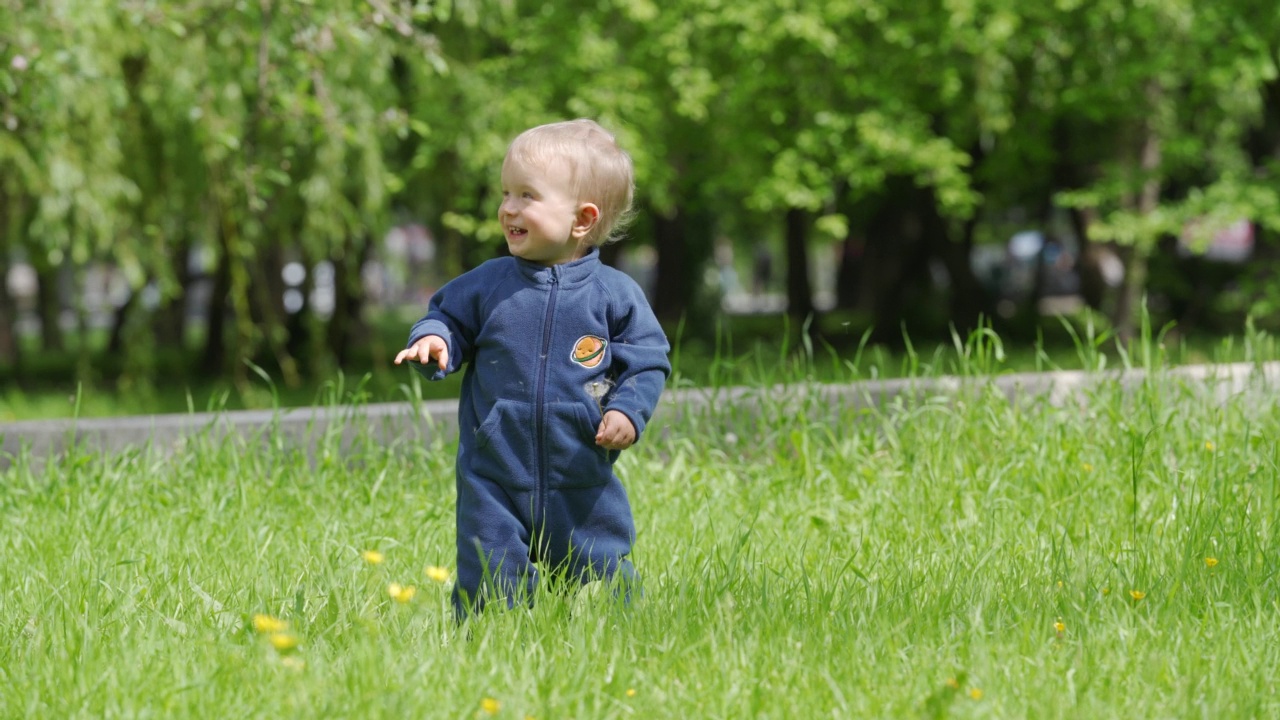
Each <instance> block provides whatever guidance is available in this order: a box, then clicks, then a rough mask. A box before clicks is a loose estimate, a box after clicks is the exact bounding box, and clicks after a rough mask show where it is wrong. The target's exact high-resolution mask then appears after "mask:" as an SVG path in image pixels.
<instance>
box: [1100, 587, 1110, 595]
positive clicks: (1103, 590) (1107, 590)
mask: <svg viewBox="0 0 1280 720" xmlns="http://www.w3.org/2000/svg"><path fill="white" fill-rule="evenodd" d="M1102 594H1103V595H1110V594H1111V588H1109V587H1104V588H1102Z"/></svg>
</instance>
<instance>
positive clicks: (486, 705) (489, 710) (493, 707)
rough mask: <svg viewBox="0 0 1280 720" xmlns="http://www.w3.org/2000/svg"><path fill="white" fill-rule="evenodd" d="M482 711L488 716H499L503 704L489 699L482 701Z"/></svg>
mask: <svg viewBox="0 0 1280 720" xmlns="http://www.w3.org/2000/svg"><path fill="white" fill-rule="evenodd" d="M480 709H481V710H483V711H484V712H485V713H486V714H488V715H497V714H498V711H499V710H501V709H502V703H500V702H498V701H497V700H494V699H493V698H488V697H487V698H485V699H483V700H481V701H480Z"/></svg>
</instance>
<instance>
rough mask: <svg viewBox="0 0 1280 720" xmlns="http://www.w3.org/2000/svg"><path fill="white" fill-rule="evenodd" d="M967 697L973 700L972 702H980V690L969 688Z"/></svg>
mask: <svg viewBox="0 0 1280 720" xmlns="http://www.w3.org/2000/svg"><path fill="white" fill-rule="evenodd" d="M969 697H971V698H973V699H974V700H981V699H982V689H981V688H969Z"/></svg>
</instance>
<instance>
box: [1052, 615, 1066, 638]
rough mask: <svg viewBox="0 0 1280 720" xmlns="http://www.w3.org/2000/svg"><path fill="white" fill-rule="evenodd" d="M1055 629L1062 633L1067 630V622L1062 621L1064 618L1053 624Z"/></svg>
mask: <svg viewBox="0 0 1280 720" xmlns="http://www.w3.org/2000/svg"><path fill="white" fill-rule="evenodd" d="M1053 629H1054V631H1055V632H1057V633H1058V634H1059V635H1061V634H1062V633H1064V632H1066V631H1067V624H1066V623H1064V622H1062V618H1058V621H1057V622H1055V623H1054V624H1053Z"/></svg>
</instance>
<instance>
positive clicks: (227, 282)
mask: <svg viewBox="0 0 1280 720" xmlns="http://www.w3.org/2000/svg"><path fill="white" fill-rule="evenodd" d="M219 235H222V231H219ZM221 240H222V242H221V243H220V245H221V247H220V248H218V262H217V265H216V266H215V267H214V270H213V290H212V292H211V293H210V295H209V317H208V322H207V324H206V326H205V327H206V329H207V331H206V333H205V339H204V353H203V357H202V358H201V360H200V369H201V371H202V372H203V373H204V374H206V375H209V376H211V377H216V376H219V375H221V374H222V373H223V371H224V370H226V366H227V337H226V335H227V313H229V312H230V311H231V303H230V299H231V251H230V249H229V248H228V247H227V243H226V238H225V237H222V238H221Z"/></svg>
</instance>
